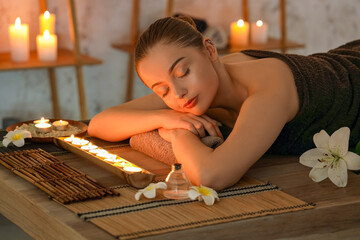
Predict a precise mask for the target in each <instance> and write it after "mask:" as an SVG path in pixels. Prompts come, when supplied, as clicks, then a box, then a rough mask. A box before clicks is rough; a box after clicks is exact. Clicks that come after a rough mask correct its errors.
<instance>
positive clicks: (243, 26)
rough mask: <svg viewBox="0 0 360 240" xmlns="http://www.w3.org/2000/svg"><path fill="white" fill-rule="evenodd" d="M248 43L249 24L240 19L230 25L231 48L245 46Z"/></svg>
mask: <svg viewBox="0 0 360 240" xmlns="http://www.w3.org/2000/svg"><path fill="white" fill-rule="evenodd" d="M248 43H249V23H247V22H244V20H242V19H240V20H238V21H237V22H233V23H231V26H230V44H231V46H232V47H240V46H247V45H248Z"/></svg>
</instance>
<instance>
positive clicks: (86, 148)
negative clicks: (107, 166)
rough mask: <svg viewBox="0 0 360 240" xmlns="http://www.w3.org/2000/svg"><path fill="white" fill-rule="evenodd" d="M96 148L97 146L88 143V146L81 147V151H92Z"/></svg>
mask: <svg viewBox="0 0 360 240" xmlns="http://www.w3.org/2000/svg"><path fill="white" fill-rule="evenodd" d="M97 148H98V146H96V145H93V144H92V143H89V144H88V145H85V146H81V149H82V150H85V151H90V150H94V149H97Z"/></svg>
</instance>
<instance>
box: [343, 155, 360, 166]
mask: <svg viewBox="0 0 360 240" xmlns="http://www.w3.org/2000/svg"><path fill="white" fill-rule="evenodd" d="M343 159H344V160H345V162H346V166H347V169H350V170H359V169H360V156H359V155H357V154H355V153H353V152H348V153H347V154H346V155H345V156H344V157H343Z"/></svg>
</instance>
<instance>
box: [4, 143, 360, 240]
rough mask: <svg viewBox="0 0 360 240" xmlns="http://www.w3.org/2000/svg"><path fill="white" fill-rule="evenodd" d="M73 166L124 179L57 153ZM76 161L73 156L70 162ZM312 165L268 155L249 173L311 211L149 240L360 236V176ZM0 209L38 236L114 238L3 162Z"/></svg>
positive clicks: (154, 165)
mask: <svg viewBox="0 0 360 240" xmlns="http://www.w3.org/2000/svg"><path fill="white" fill-rule="evenodd" d="M117 154H118V155H120V156H123V157H125V158H126V159H128V160H130V161H132V162H134V163H135V164H139V165H142V166H144V165H146V166H151V169H149V170H151V171H153V172H154V173H157V174H159V175H162V176H165V175H166V174H167V172H168V171H169V167H167V166H166V165H164V164H162V163H160V162H158V161H155V160H152V159H151V158H149V157H147V156H146V155H143V154H141V153H139V152H136V151H133V150H132V149H131V148H130V147H123V148H121V151H120V152H117ZM58 158H60V159H62V160H64V161H65V162H67V163H68V164H69V165H72V166H74V167H76V168H78V169H79V170H81V171H83V172H85V173H87V174H89V175H90V176H92V177H94V178H95V179H96V180H98V181H99V182H100V183H103V184H110V183H111V185H116V184H121V183H122V180H120V179H119V178H117V177H116V176H114V175H112V174H111V173H109V172H107V171H105V170H103V169H101V168H99V167H98V166H96V165H94V164H92V163H90V162H89V161H87V160H86V159H82V158H80V157H76V158H75V159H74V155H72V154H66V155H61V156H58ZM70 159H71V160H70ZM309 171H310V168H307V167H304V166H302V165H301V164H299V162H298V158H297V157H295V156H273V155H265V156H264V157H263V158H261V160H260V161H259V162H258V163H257V164H255V165H254V166H253V167H252V168H251V169H250V170H249V172H248V173H247V175H248V176H251V177H254V178H257V179H259V180H261V181H264V182H266V181H270V182H271V183H273V184H276V185H278V186H279V187H281V188H282V190H283V191H284V192H286V193H289V194H291V195H293V196H295V197H298V198H300V199H301V200H304V201H306V202H313V203H316V208H315V209H312V210H305V211H298V212H291V213H286V214H281V215H270V216H265V217H258V218H252V219H245V220H241V221H235V222H229V223H224V224H217V225H212V226H207V227H201V228H194V229H189V230H183V231H178V232H172V233H167V234H162V235H156V236H151V237H146V239H182V238H186V239H240V238H241V239H279V238H281V239H283V238H285V239H317V240H318V239H340V238H343V239H360V175H356V174H355V173H353V172H351V171H349V181H348V186H347V187H346V188H338V187H336V186H335V185H334V184H332V183H331V182H330V180H329V179H326V180H324V181H323V182H321V183H314V182H313V181H312V180H311V179H310V178H309V177H308V174H309ZM0 193H1V194H0V212H1V214H3V215H4V216H5V217H7V218H8V219H9V220H11V221H12V222H14V223H15V224H17V225H18V226H19V227H21V228H22V229H23V230H24V231H25V232H27V233H28V234H29V235H30V236H32V237H34V238H35V239H54V238H56V239H104V240H105V239H114V238H113V237H112V236H110V235H109V234H108V233H106V232H105V231H103V230H101V229H100V228H98V227H96V226H95V225H93V224H92V223H90V222H85V221H83V220H81V219H80V218H78V217H77V216H76V215H75V214H74V213H73V212H71V211H69V210H68V209H66V208H64V207H63V206H61V205H60V204H58V203H56V202H54V201H51V200H49V199H48V197H47V196H46V194H44V193H43V192H42V191H40V190H39V189H37V188H36V187H35V186H33V185H32V184H30V183H28V182H26V181H25V180H23V179H21V178H19V177H18V176H16V175H14V174H13V173H11V172H10V171H9V170H8V169H6V168H4V167H2V166H1V165H0Z"/></svg>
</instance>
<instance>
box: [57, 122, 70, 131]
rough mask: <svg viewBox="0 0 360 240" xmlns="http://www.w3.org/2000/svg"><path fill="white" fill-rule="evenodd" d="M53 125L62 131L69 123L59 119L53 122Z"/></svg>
mask: <svg viewBox="0 0 360 240" xmlns="http://www.w3.org/2000/svg"><path fill="white" fill-rule="evenodd" d="M53 126H54V127H55V129H56V130H58V131H64V130H66V128H67V127H68V126H69V123H68V122H67V121H63V120H60V121H55V122H53Z"/></svg>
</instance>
